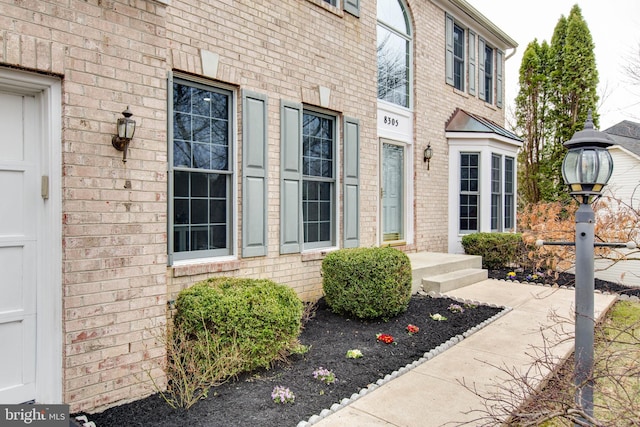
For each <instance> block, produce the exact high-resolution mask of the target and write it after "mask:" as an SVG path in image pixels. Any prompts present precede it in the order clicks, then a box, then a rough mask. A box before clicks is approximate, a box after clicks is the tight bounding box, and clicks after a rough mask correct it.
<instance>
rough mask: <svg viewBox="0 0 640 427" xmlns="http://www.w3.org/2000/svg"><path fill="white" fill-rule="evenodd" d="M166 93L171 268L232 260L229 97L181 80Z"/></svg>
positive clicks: (225, 92) (230, 94) (227, 92)
mask: <svg viewBox="0 0 640 427" xmlns="http://www.w3.org/2000/svg"><path fill="white" fill-rule="evenodd" d="M170 90H171V93H170V102H169V117H170V123H171V126H170V143H169V214H170V215H169V238H168V241H169V248H168V249H169V258H170V263H172V262H173V261H179V260H184V259H192V258H204V257H214V256H223V255H230V254H231V253H232V250H233V244H232V227H233V218H232V215H231V213H232V203H233V200H232V199H233V196H232V182H233V180H234V179H235V172H234V168H233V162H232V161H231V159H232V150H233V137H232V135H233V121H232V114H233V111H232V110H233V107H232V105H233V97H234V95H233V92H231V91H230V90H227V89H222V88H218V87H215V86H209V85H206V84H203V83H200V82H193V81H188V80H184V79H181V78H174V79H173V85H172V87H171V89H170Z"/></svg>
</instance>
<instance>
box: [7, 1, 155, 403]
mask: <svg viewBox="0 0 640 427" xmlns="http://www.w3.org/2000/svg"><path fill="white" fill-rule="evenodd" d="M0 10H1V11H2V13H0V28H2V30H1V31H0V63H3V64H7V65H11V66H18V67H21V68H25V69H31V70H36V71H41V72H47V73H53V74H56V75H59V76H60V77H61V79H62V86H63V98H62V99H63V130H62V138H63V141H62V151H63V178H62V183H63V241H62V247H63V271H62V276H63V279H62V282H63V287H64V289H63V313H62V317H63V331H64V337H63V343H64V349H63V351H64V359H63V370H64V372H63V389H64V395H63V396H62V399H63V401H64V402H66V403H70V404H71V411H72V412H75V411H79V410H99V409H100V408H104V407H106V406H109V405H112V404H113V403H114V402H121V401H126V400H132V399H136V398H139V397H141V396H144V395H147V394H150V393H151V392H153V388H152V387H151V385H150V383H149V378H148V376H147V372H148V373H149V374H151V375H153V376H154V377H157V379H158V381H159V384H160V385H161V386H162V384H163V383H164V379H163V377H164V374H163V372H162V370H161V366H162V363H163V361H164V359H165V351H164V347H163V345H162V344H161V343H160V342H159V341H158V340H157V339H156V337H161V335H162V333H163V331H164V327H165V323H166V281H165V276H166V243H165V240H166V225H165V224H166V56H167V49H166V39H165V38H164V26H165V7H164V6H162V5H161V4H159V3H156V2H153V1H112V0H109V1H98V0H95V1H91V0H90V1H76V0H67V1H35V0H34V1H28V0H27V1H20V2H14V1H8V0H2V1H0ZM127 105H129V106H130V108H131V111H132V112H133V113H134V117H133V118H134V119H136V121H137V123H138V127H137V130H136V134H135V138H134V140H133V143H132V149H131V153H130V156H129V158H130V159H129V161H128V162H127V163H126V164H124V163H123V162H122V153H120V152H118V151H116V150H114V149H113V147H112V146H111V135H112V134H114V133H115V131H116V129H115V122H116V119H117V118H118V117H121V116H120V112H121V111H123V110H124V109H125V108H126V107H127Z"/></svg>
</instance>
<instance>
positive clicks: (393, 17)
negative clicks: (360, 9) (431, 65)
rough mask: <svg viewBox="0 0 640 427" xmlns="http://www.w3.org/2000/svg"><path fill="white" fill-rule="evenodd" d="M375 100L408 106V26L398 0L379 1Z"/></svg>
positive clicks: (409, 32) (409, 62)
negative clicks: (376, 96)
mask: <svg viewBox="0 0 640 427" xmlns="http://www.w3.org/2000/svg"><path fill="white" fill-rule="evenodd" d="M377 13H378V49H377V50H378V99H381V100H384V101H388V102H391V103H393V104H396V105H400V106H402V107H407V108H409V107H410V106H411V98H410V96H409V94H410V93H411V67H410V64H411V26H410V24H409V17H408V14H407V9H406V7H405V6H404V4H403V3H402V2H401V1H400V0H378V11H377Z"/></svg>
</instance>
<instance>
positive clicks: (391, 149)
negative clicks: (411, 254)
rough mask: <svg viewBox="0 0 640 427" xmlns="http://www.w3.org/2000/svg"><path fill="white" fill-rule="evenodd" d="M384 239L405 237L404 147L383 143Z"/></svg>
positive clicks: (390, 239) (391, 239)
mask: <svg viewBox="0 0 640 427" xmlns="http://www.w3.org/2000/svg"><path fill="white" fill-rule="evenodd" d="M381 184H382V240H383V241H384V242H389V241H395V240H403V239H404V220H403V219H404V208H403V207H404V148H403V147H402V146H400V145H395V144H388V143H383V144H382V183H381Z"/></svg>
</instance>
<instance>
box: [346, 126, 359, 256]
mask: <svg viewBox="0 0 640 427" xmlns="http://www.w3.org/2000/svg"><path fill="white" fill-rule="evenodd" d="M343 148H344V206H343V209H344V212H343V214H344V247H345V248H357V247H358V246H360V221H359V218H360V123H359V121H358V120H356V119H351V118H348V117H346V118H345V120H344V147H343Z"/></svg>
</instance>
